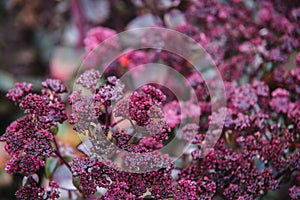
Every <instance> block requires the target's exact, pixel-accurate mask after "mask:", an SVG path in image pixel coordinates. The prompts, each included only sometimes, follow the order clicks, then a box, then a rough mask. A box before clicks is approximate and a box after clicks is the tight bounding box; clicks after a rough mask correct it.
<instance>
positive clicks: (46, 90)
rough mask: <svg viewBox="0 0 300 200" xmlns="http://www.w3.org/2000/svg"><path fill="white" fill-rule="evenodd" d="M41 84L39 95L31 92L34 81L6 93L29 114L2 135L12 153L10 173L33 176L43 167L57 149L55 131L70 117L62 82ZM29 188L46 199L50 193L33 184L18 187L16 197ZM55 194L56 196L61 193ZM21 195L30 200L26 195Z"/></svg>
mask: <svg viewBox="0 0 300 200" xmlns="http://www.w3.org/2000/svg"><path fill="white" fill-rule="evenodd" d="M42 86H43V89H42V91H41V93H40V94H33V93H30V91H31V90H32V85H31V84H27V83H16V88H15V89H12V90H10V91H9V92H8V93H7V97H8V98H9V99H11V100H12V101H13V102H15V103H18V104H19V107H20V108H21V109H22V110H24V113H25V114H26V116H24V117H22V118H19V119H17V120H16V121H14V122H13V123H12V124H11V125H10V126H8V127H7V129H6V132H5V134H4V135H3V136H2V137H1V138H0V140H1V141H3V142H6V145H5V149H6V151H7V152H8V153H9V154H10V155H12V156H13V157H12V159H11V160H10V161H8V162H7V163H6V170H7V172H8V173H12V174H21V175H23V176H30V175H32V174H34V173H35V172H37V171H38V170H39V169H40V168H41V167H44V166H45V162H44V158H45V157H50V156H51V155H52V153H53V152H54V148H53V144H52V143H53V141H54V135H53V132H52V130H53V128H54V127H55V126H57V125H58V123H62V122H63V121H65V120H66V119H67V115H66V111H65V106H64V103H63V101H62V98H61V93H64V92H67V89H66V87H65V86H64V85H63V84H62V82H61V81H59V80H54V79H47V80H46V81H45V82H43V83H42ZM30 190H32V195H36V199H43V198H45V195H47V194H46V193H43V194H42V191H43V189H42V188H37V187H36V186H34V185H32V184H31V185H27V186H24V187H23V188H22V189H21V190H19V191H18V193H17V197H21V196H22V194H23V193H26V191H30ZM27 195H29V194H27ZM51 196H52V195H51ZM52 197H53V198H52ZM52 197H51V198H52V199H55V198H58V195H54V196H52ZM22 198H23V199H27V197H26V195H25V196H23V197H22ZM22 198H21V199H22ZM49 198H50V197H49Z"/></svg>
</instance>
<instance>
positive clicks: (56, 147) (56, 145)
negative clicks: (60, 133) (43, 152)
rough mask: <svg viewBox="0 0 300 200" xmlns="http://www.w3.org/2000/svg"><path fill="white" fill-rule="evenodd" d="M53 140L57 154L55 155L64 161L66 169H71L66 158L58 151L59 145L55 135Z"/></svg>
mask: <svg viewBox="0 0 300 200" xmlns="http://www.w3.org/2000/svg"><path fill="white" fill-rule="evenodd" d="M53 142H54V145H55V150H54V153H55V155H57V157H58V158H59V159H60V160H61V162H62V163H64V164H65V165H66V166H67V167H68V169H69V170H70V171H71V166H70V164H69V163H68V161H66V159H65V158H64V157H63V156H62V155H61V153H60V151H59V146H58V143H57V141H56V138H55V137H54V139H53Z"/></svg>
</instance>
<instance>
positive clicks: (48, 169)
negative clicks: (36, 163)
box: [45, 157, 59, 179]
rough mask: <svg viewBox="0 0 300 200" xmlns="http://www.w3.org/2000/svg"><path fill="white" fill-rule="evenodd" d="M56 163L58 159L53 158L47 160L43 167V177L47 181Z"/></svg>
mask: <svg viewBox="0 0 300 200" xmlns="http://www.w3.org/2000/svg"><path fill="white" fill-rule="evenodd" d="M58 161H59V159H58V158H53V157H50V158H47V160H46V166H45V175H46V177H47V178H48V179H51V178H52V175H53V173H54V171H55V169H56V168H57V166H58Z"/></svg>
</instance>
